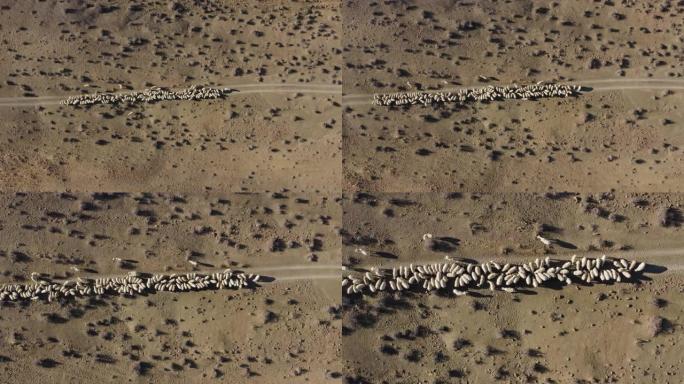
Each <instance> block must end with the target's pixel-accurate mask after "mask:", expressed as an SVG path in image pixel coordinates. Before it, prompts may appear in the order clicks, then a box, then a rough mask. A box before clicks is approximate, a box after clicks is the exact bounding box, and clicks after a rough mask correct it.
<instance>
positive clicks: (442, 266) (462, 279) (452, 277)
mask: <svg viewBox="0 0 684 384" xmlns="http://www.w3.org/2000/svg"><path fill="white" fill-rule="evenodd" d="M645 268H646V263H643V262H642V263H639V262H637V261H635V260H632V261H628V260H625V259H606V256H605V255H603V256H602V257H600V258H596V259H589V258H586V257H582V258H581V259H578V258H577V257H576V256H573V257H572V259H571V260H570V261H559V260H551V259H550V258H549V257H547V258H545V259H536V260H535V261H533V262H529V263H525V264H508V263H507V264H504V265H501V264H499V263H496V262H494V261H489V262H486V263H484V264H470V263H463V262H445V263H437V264H427V265H418V266H415V265H413V264H411V265H410V266H408V267H407V266H403V267H398V268H392V269H391V270H390V269H378V268H372V269H371V271H370V272H366V273H365V274H363V275H360V276H358V275H357V276H351V275H350V276H346V277H344V278H343V279H342V289H343V293H345V294H347V295H354V294H372V293H375V292H378V291H404V290H423V291H427V292H430V291H436V290H444V289H451V290H452V292H453V293H454V294H455V295H456V296H462V295H465V294H467V292H468V289H470V288H478V287H479V288H486V287H488V288H489V289H490V290H503V291H506V292H515V289H516V288H520V287H534V288H536V287H538V286H542V285H545V284H550V283H552V281H553V280H557V281H558V282H559V283H561V284H568V285H569V284H573V283H575V282H584V283H587V284H590V283H598V282H601V283H612V282H621V281H630V280H632V281H635V280H637V279H638V276H639V275H640V274H641V273H642V272H643V271H644V269H645Z"/></svg>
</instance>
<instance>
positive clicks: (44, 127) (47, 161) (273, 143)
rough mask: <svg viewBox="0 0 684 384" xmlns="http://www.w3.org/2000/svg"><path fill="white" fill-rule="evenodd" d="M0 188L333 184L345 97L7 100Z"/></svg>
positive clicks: (188, 189)
mask: <svg viewBox="0 0 684 384" xmlns="http://www.w3.org/2000/svg"><path fill="white" fill-rule="evenodd" d="M2 110H3V114H4V115H5V116H7V119H6V120H3V121H2V123H0V140H1V141H2V143H3V147H4V148H5V149H6V150H5V151H3V153H2V154H1V155H0V165H1V169H2V170H0V180H1V181H2V186H0V190H5V191H7V190H11V191H15V190H20V191H61V190H72V191H136V192H146V191H157V190H170V191H177V192H185V193H196V192H202V191H207V190H218V191H235V192H255V191H256V192H263V191H278V190H280V189H282V188H287V189H290V190H293V191H298V192H315V191H323V192H326V193H333V192H335V188H334V186H335V185H336V184H339V182H340V178H341V166H340V162H341V160H340V145H341V144H340V135H339V131H340V127H341V125H340V118H339V114H340V113H339V111H340V107H339V96H336V95H334V94H333V95H325V94H305V93H301V94H298V93H297V92H292V93H291V94H281V93H278V94H269V93H263V94H259V93H248V94H244V95H241V94H236V95H235V96H234V97H233V96H230V97H229V98H227V99H225V100H215V101H193V102H175V101H174V102H160V103H157V104H144V105H138V106H135V107H133V108H131V107H125V106H121V107H114V108H112V106H109V105H99V106H94V107H92V108H88V109H75V108H73V107H70V106H59V105H50V106H38V107H11V108H3V109H2Z"/></svg>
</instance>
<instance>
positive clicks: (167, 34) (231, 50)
mask: <svg viewBox="0 0 684 384" xmlns="http://www.w3.org/2000/svg"><path fill="white" fill-rule="evenodd" d="M340 22H341V16H340V13H339V4H338V3H336V2H298V3H295V2H282V1H265V2H264V1H259V2H253V1H242V0H239V1H207V2H202V3H196V2H194V1H189V0H177V1H128V0H127V1H119V2H107V1H94V2H88V3H86V2H74V1H56V0H50V1H25V2H3V3H2V12H1V13H0V25H2V28H1V29H0V33H2V35H3V39H2V41H1V45H0V47H2V50H3V51H5V52H7V53H8V54H7V55H3V57H2V58H1V59H0V68H2V73H5V74H6V79H5V80H4V81H3V82H2V84H1V86H0V96H22V95H27V96H31V95H35V96H45V95H64V94H72V93H79V92H81V91H87V92H94V91H105V90H110V91H112V90H119V89H120V86H119V85H121V86H122V87H123V88H124V89H142V88H145V87H147V86H148V85H158V86H190V85H192V84H198V83H199V84H205V85H209V84H225V82H226V80H227V79H230V80H233V82H240V83H257V82H267V83H268V82H292V83H300V82H311V83H334V82H338V83H339V82H340V81H341V74H340V71H341V57H340V53H341V52H340V38H341V36H340V33H339V28H340ZM84 87H85V88H84Z"/></svg>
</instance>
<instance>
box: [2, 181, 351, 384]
mask: <svg viewBox="0 0 684 384" xmlns="http://www.w3.org/2000/svg"><path fill="white" fill-rule="evenodd" d="M0 201H1V203H0V206H1V209H2V219H0V239H1V241H2V250H1V251H0V263H1V267H0V268H1V269H2V274H3V278H2V280H3V283H10V282H12V283H25V282H30V279H31V273H32V272H36V273H39V274H41V275H42V276H43V277H45V278H49V279H64V278H77V277H85V278H98V277H105V276H121V275H124V276H125V275H126V274H127V273H129V272H131V271H139V272H144V273H150V272H165V273H173V272H178V273H182V272H186V271H193V270H195V271H207V270H217V269H223V268H232V269H236V270H245V271H251V272H254V273H259V274H261V275H262V276H264V277H265V282H263V283H261V284H260V286H259V287H258V288H255V289H254V290H249V289H246V290H239V291H224V290H221V291H198V292H189V293H182V294H179V293H171V292H160V293H156V294H150V295H145V297H137V298H132V297H125V296H115V295H104V296H97V297H89V298H82V299H74V300H64V301H61V302H53V303H44V302H42V301H37V302H23V303H10V302H5V303H3V311H2V314H0V322H1V323H2V332H0V334H1V338H2V340H3V345H4V347H3V350H2V352H1V353H0V354H1V355H2V363H1V365H0V367H1V368H2V370H0V376H1V377H2V380H1V381H8V380H9V379H10V378H11V377H12V378H16V377H20V380H21V381H22V382H30V381H36V380H37V381H38V382H43V381H42V380H43V379H42V378H44V377H47V376H49V377H52V378H55V377H59V378H60V379H59V380H60V381H68V382H94V381H104V382H125V381H126V382H127V381H132V382H140V381H143V382H148V381H154V382H160V381H165V382H179V383H180V382H206V381H208V380H210V379H219V378H222V379H223V380H232V381H234V382H243V381H247V380H250V379H251V380H253V381H254V382H264V383H271V382H320V381H325V380H326V378H327V379H333V378H335V377H336V376H337V377H339V376H340V375H341V373H340V371H341V363H340V362H339V359H338V358H337V356H338V355H339V349H340V326H341V325H340V313H341V312H340V308H339V306H340V291H339V282H338V281H337V280H338V279H335V278H331V276H332V277H334V276H335V275H339V257H340V256H339V249H340V244H339V236H338V234H337V233H338V230H339V228H340V226H341V209H340V205H339V203H338V202H337V201H336V199H335V198H333V197H325V196H321V195H308V196H307V195H300V194H293V193H289V192H280V193H274V194H272V195H265V194H257V195H253V194H227V195H221V194H210V193H205V194H197V195H180V194H168V195H167V194H156V193H140V194H115V193H92V194H85V193H77V194H70V193H19V194H12V193H4V194H2V195H0ZM320 339H324V340H326V343H320V342H319V341H318V340H320ZM98 367H99V369H96V368H98Z"/></svg>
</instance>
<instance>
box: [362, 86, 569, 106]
mask: <svg viewBox="0 0 684 384" xmlns="http://www.w3.org/2000/svg"><path fill="white" fill-rule="evenodd" d="M581 91H582V87H581V86H578V85H565V84H543V83H537V84H533V85H524V86H519V85H515V84H514V85H509V86H505V87H496V86H493V85H490V86H487V87H481V88H469V89H461V90H459V91H458V92H404V93H383V94H377V93H376V94H374V95H373V104H375V105H385V106H390V105H413V104H424V105H428V104H433V103H447V102H461V103H463V102H469V101H494V100H505V99H522V100H528V99H540V98H546V97H569V96H575V95H577V94H579V93H580V92H581Z"/></svg>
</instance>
